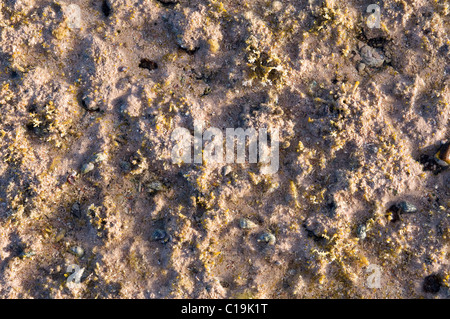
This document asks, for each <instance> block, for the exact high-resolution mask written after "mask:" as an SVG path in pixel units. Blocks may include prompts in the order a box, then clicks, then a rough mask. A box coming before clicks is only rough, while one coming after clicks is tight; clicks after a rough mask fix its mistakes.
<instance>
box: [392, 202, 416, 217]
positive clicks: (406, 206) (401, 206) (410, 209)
mask: <svg viewBox="0 0 450 319" xmlns="http://www.w3.org/2000/svg"><path fill="white" fill-rule="evenodd" d="M395 206H396V207H397V208H398V210H399V211H400V213H407V214H412V213H415V212H417V208H416V206H414V205H413V204H411V203H409V202H406V201H401V202H399V203H397V204H396V205H395Z"/></svg>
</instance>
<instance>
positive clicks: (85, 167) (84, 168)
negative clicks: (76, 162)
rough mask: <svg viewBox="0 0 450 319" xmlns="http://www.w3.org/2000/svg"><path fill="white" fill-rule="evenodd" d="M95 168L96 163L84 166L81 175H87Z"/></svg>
mask: <svg viewBox="0 0 450 319" xmlns="http://www.w3.org/2000/svg"><path fill="white" fill-rule="evenodd" d="M94 168H95V166H94V163H92V162H89V163H86V164H84V165H83V167H82V168H81V173H82V174H86V173H89V172H90V171H92V170H93V169H94Z"/></svg>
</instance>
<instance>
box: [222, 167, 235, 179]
mask: <svg viewBox="0 0 450 319" xmlns="http://www.w3.org/2000/svg"><path fill="white" fill-rule="evenodd" d="M232 171H233V169H232V168H231V166H230V165H227V166H224V167H223V168H222V175H223V176H227V175H228V174H230V173H231V172H232Z"/></svg>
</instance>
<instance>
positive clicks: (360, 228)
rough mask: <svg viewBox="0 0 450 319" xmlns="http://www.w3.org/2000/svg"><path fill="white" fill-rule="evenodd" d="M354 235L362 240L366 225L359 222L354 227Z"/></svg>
mask: <svg viewBox="0 0 450 319" xmlns="http://www.w3.org/2000/svg"><path fill="white" fill-rule="evenodd" d="M356 236H358V238H359V239H361V240H363V239H365V238H366V236H367V226H366V225H365V224H361V225H359V226H358V228H357V229H356Z"/></svg>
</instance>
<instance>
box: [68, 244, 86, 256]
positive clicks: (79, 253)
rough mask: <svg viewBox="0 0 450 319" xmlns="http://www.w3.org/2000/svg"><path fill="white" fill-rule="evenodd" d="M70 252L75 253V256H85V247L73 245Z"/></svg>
mask: <svg viewBox="0 0 450 319" xmlns="http://www.w3.org/2000/svg"><path fill="white" fill-rule="evenodd" d="M70 252H71V253H72V254H74V255H75V256H78V257H83V255H84V249H83V248H81V247H80V246H75V247H72V248H71V249H70Z"/></svg>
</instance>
